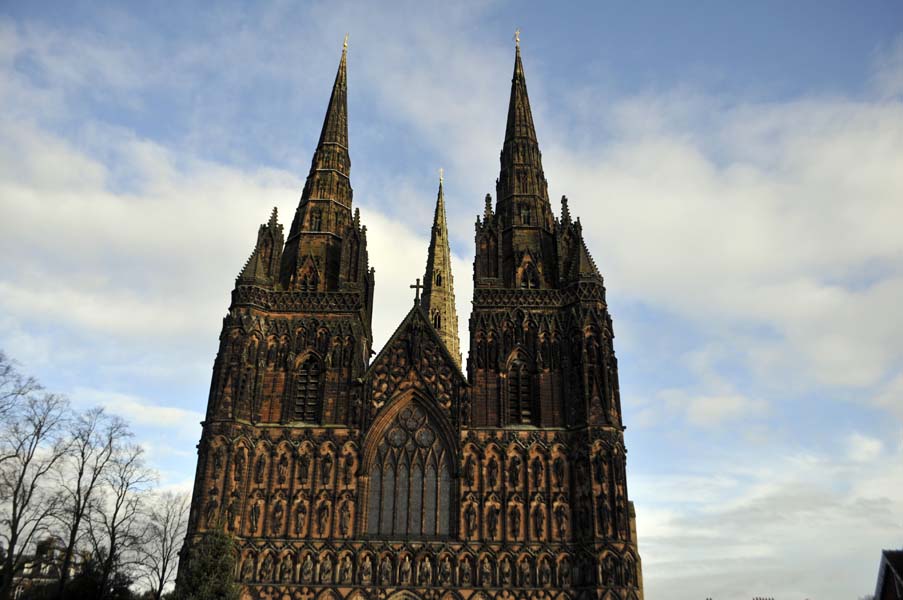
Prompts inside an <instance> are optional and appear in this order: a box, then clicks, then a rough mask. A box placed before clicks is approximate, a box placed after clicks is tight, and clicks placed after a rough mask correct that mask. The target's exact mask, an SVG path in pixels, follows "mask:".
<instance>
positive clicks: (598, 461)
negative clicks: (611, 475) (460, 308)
mask: <svg viewBox="0 0 903 600" xmlns="http://www.w3.org/2000/svg"><path fill="white" fill-rule="evenodd" d="M593 475H594V477H595V479H596V483H598V484H599V485H601V484H602V483H604V481H605V465H604V464H603V461H602V453H601V452H596V453H595V454H593Z"/></svg>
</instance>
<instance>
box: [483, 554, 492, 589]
mask: <svg viewBox="0 0 903 600" xmlns="http://www.w3.org/2000/svg"><path fill="white" fill-rule="evenodd" d="M480 583H481V584H482V585H483V586H484V587H487V586H491V585H492V565H491V564H490V563H489V558H487V557H485V556H484V557H483V560H482V561H481V562H480Z"/></svg>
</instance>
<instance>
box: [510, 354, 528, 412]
mask: <svg viewBox="0 0 903 600" xmlns="http://www.w3.org/2000/svg"><path fill="white" fill-rule="evenodd" d="M532 391H533V386H532V383H531V376H530V369H529V367H528V366H527V363H526V362H525V361H523V360H521V359H520V358H517V359H515V360H514V361H512V362H511V366H510V367H509V368H508V419H509V422H510V423H514V424H520V423H527V424H529V423H532V422H533V397H532V396H533V394H532Z"/></svg>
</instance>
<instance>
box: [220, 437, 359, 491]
mask: <svg viewBox="0 0 903 600" xmlns="http://www.w3.org/2000/svg"><path fill="white" fill-rule="evenodd" d="M227 452H228V451H227V450H226V449H225V448H224V447H223V446H218V447H216V448H215V449H214V450H213V457H212V465H211V471H210V475H211V477H212V478H213V479H214V480H218V479H219V478H220V477H221V476H222V475H223V473H224V468H225V467H226V459H227ZM311 454H313V452H312V451H311V450H310V449H309V448H308V447H306V446H302V447H301V449H300V450H298V451H292V450H289V449H285V450H283V451H281V452H278V453H277V452H266V451H262V452H257V454H256V456H255V458H254V461H253V465H251V464H249V463H248V457H247V451H246V450H245V448H242V447H239V448H237V449H236V450H235V451H234V452H233V453H232V456H231V458H232V460H231V467H232V468H231V472H232V479H233V481H235V482H236V483H241V482H242V481H244V480H245V479H246V478H247V477H250V478H251V482H253V483H254V484H257V485H264V484H266V483H268V482H272V483H273V484H274V485H275V486H281V487H293V488H294V487H305V488H308V487H311V484H313V486H314V487H315V488H317V489H321V488H331V487H334V486H338V487H344V488H353V487H354V485H355V475H356V473H357V456H356V453H355V452H354V451H352V450H350V449H349V448H346V449H345V452H344V454H343V455H342V458H341V461H340V464H339V465H338V469H336V468H335V467H336V459H335V458H334V457H333V452H331V451H329V450H327V451H323V452H321V453H320V454H319V455H317V456H316V460H315V459H314V458H312V457H311ZM277 455H278V458H276V457H277ZM273 463H275V464H274V465H273ZM269 465H273V469H272V472H271V473H268V469H267V467H268V466H269ZM249 467H250V472H249ZM292 473H294V477H293V475H292ZM336 478H337V479H336ZM295 481H296V482H297V485H296V484H295V483H294V482H295Z"/></svg>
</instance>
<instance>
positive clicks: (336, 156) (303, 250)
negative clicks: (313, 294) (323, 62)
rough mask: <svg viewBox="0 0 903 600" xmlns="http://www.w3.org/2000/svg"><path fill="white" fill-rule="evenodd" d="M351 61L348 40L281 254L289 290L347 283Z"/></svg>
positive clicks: (329, 287) (338, 286)
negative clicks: (344, 245) (345, 248)
mask: <svg viewBox="0 0 903 600" xmlns="http://www.w3.org/2000/svg"><path fill="white" fill-rule="evenodd" d="M347 61H348V43H347V39H346V41H345V46H344V48H343V49H342V58H341V60H340V61H339V69H338V72H337V73H336V76H335V83H333V86H332V95H331V96H330V98H329V106H328V107H327V108H326V116H325V117H324V119H323V129H322V131H321V132H320V140H319V142H318V143H317V149H316V151H315V152H314V156H313V160H311V164H310V173H309V174H308V175H307V181H306V182H305V184H304V190H303V191H302V193H301V202H300V203H299V204H298V209H297V210H296V211H295V217H294V220H293V221H292V227H291V229H290V230H289V234H288V240H287V241H286V245H285V252H284V253H283V255H282V266H281V269H280V282H281V284H282V286H283V287H284V288H286V289H293V290H317V291H330V292H331V291H339V290H340V289H342V288H343V287H344V284H346V283H348V282H347V280H345V281H343V277H342V275H343V273H342V268H341V266H342V265H341V253H342V238H343V237H344V236H345V229H346V228H347V227H348V226H349V225H350V224H351V220H352V214H351V199H352V190H351V180H350V174H351V158H350V157H349V155H348V80H347ZM302 234H303V235H302Z"/></svg>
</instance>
